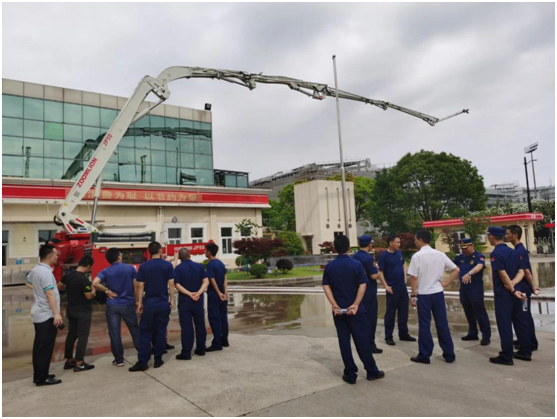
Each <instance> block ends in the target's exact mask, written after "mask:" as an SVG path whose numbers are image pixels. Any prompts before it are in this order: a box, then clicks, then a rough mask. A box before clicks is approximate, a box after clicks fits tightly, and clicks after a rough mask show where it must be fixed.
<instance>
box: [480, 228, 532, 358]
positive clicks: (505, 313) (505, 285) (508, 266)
mask: <svg viewBox="0 0 557 419" xmlns="http://www.w3.org/2000/svg"><path fill="white" fill-rule="evenodd" d="M504 237H505V229H504V228H502V227H489V228H488V230H487V238H488V240H489V243H490V244H491V245H492V246H493V247H494V249H493V251H492V252H491V257H490V261H491V270H492V272H493V295H494V300H495V318H496V320H497V330H498V331H499V337H500V338H501V352H499V356H496V357H493V358H489V362H491V363H492V364H499V365H513V364H514V362H513V357H514V358H517V359H521V360H524V361H531V360H532V341H531V337H530V333H529V327H528V313H527V312H525V311H523V308H522V303H523V301H526V298H525V297H523V296H522V291H521V283H522V279H523V278H524V270H523V269H522V268H521V267H520V266H521V265H520V259H519V258H518V255H517V254H516V252H515V251H514V250H513V249H511V248H510V247H509V246H507V244H506V243H504V242H503V238H504ZM513 325H514V327H515V331H516V335H517V337H518V340H519V344H520V352H516V353H513Z"/></svg>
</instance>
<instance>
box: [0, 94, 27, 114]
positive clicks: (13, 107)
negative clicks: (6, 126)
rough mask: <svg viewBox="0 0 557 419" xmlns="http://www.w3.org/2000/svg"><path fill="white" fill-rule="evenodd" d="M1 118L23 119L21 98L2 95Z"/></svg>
mask: <svg viewBox="0 0 557 419" xmlns="http://www.w3.org/2000/svg"><path fill="white" fill-rule="evenodd" d="M2 116H12V117H14V118H23V98H22V97H21V96H10V95H2Z"/></svg>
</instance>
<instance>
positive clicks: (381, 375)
mask: <svg viewBox="0 0 557 419" xmlns="http://www.w3.org/2000/svg"><path fill="white" fill-rule="evenodd" d="M384 377H385V373H384V372H383V371H377V372H376V373H374V374H368V375H367V379H368V381H373V380H379V379H380V378H384Z"/></svg>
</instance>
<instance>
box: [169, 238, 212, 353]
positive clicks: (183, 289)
mask: <svg viewBox="0 0 557 419" xmlns="http://www.w3.org/2000/svg"><path fill="white" fill-rule="evenodd" d="M178 257H179V259H180V260H181V261H182V263H180V264H179V265H178V266H176V268H175V269H174V273H175V278H174V285H175V286H176V289H177V290H178V292H179V294H178V314H179V316H180V327H181V329H182V352H181V353H179V354H178V355H176V359H182V360H189V359H191V351H192V349H193V336H194V332H193V329H194V324H195V336H196V349H195V354H196V355H199V356H203V355H205V341H206V340H207V328H206V326H205V310H204V309H203V301H204V297H205V296H204V294H205V291H206V290H207V287H208V286H209V279H208V278H207V274H206V272H205V268H204V267H203V265H202V264H201V263H196V262H194V261H192V260H191V256H190V251H189V250H188V249H186V248H182V249H180V252H179V253H178Z"/></svg>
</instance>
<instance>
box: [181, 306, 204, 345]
mask: <svg viewBox="0 0 557 419" xmlns="http://www.w3.org/2000/svg"><path fill="white" fill-rule="evenodd" d="M185 298H189V299H190V300H191V298H190V297H185ZM178 315H179V316H180V328H181V329H182V355H191V350H192V348H193V334H194V333H193V328H194V324H195V339H196V350H197V351H200V352H204V351H205V341H206V340H207V329H206V327H205V311H204V310H203V299H201V298H200V299H199V301H193V300H191V301H187V302H185V301H180V302H179V304H178Z"/></svg>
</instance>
